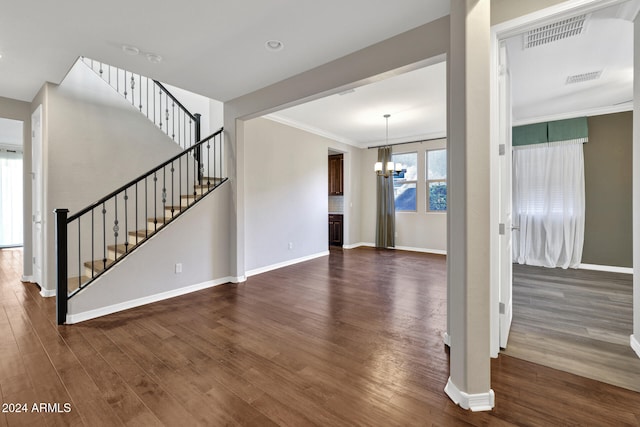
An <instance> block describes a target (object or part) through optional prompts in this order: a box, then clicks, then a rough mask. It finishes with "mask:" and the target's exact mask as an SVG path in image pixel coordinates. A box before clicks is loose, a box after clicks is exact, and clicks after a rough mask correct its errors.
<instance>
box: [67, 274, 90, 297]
mask: <svg viewBox="0 0 640 427" xmlns="http://www.w3.org/2000/svg"><path fill="white" fill-rule="evenodd" d="M89 280H91V277H89V276H80V277H78V276H76V277H69V278H68V279H67V293H71V292H73V291H75V290H76V289H78V288H79V287H80V285H82V284H83V283H87V282H88V281H89Z"/></svg>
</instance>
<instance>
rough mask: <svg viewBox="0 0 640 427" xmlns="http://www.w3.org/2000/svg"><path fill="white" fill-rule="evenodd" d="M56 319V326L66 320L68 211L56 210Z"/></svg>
mask: <svg viewBox="0 0 640 427" xmlns="http://www.w3.org/2000/svg"><path fill="white" fill-rule="evenodd" d="M54 212H55V214H56V234H55V237H56V266H57V284H56V317H57V320H58V325H63V324H64V322H65V321H66V320H67V295H68V289H67V281H68V278H67V214H68V213H69V209H56V210H54Z"/></svg>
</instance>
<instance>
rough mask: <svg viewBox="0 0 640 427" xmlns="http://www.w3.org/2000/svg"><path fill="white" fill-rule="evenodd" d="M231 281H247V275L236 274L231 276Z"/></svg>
mask: <svg viewBox="0 0 640 427" xmlns="http://www.w3.org/2000/svg"><path fill="white" fill-rule="evenodd" d="M229 281H230V282H231V283H243V282H246V281H247V276H235V277H230V278H229Z"/></svg>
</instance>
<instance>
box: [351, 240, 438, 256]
mask: <svg viewBox="0 0 640 427" xmlns="http://www.w3.org/2000/svg"><path fill="white" fill-rule="evenodd" d="M361 246H364V247H367V248H375V247H376V244H375V243H371V242H360V243H354V244H352V245H343V246H342V247H343V248H344V249H355V248H359V247H361ZM389 249H395V250H398V251H410V252H423V253H426V254H436V255H446V254H447V251H443V250H441V249H427V248H414V247H411V246H396V247H394V248H389Z"/></svg>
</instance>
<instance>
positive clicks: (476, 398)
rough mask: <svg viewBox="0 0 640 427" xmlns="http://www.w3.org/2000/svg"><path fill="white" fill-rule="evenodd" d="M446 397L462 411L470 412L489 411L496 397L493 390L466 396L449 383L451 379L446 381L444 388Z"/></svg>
mask: <svg viewBox="0 0 640 427" xmlns="http://www.w3.org/2000/svg"><path fill="white" fill-rule="evenodd" d="M444 392H445V393H447V396H449V398H450V399H451V400H453V402H454V403H455V404H457V405H460V407H461V408H463V409H471V410H472V411H474V412H476V411H490V410H492V409H493V407H494V406H495V400H496V396H495V394H494V392H493V390H491V389H489V391H488V392H487V393H477V394H468V393H465V392H464V391H460V389H459V388H458V387H456V385H455V384H454V383H453V382H452V381H451V377H449V380H448V381H447V385H446V387H445V388H444Z"/></svg>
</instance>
